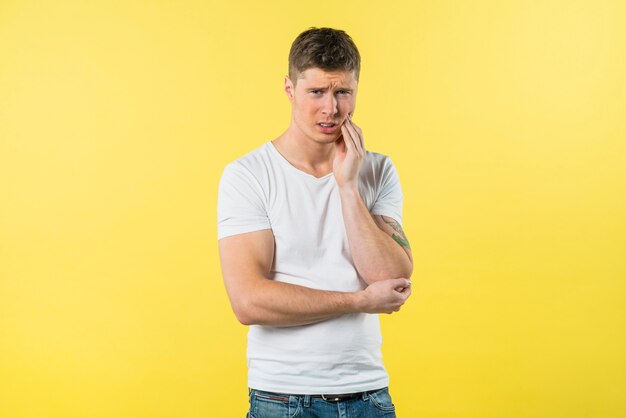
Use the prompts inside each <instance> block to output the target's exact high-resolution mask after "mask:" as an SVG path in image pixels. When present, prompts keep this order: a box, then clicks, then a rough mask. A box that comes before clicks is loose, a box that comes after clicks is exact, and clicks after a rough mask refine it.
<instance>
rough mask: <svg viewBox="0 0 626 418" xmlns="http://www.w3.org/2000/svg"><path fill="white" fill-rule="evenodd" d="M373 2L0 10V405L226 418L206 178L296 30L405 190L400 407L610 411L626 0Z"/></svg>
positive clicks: (233, 343)
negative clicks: (408, 274) (334, 44)
mask: <svg viewBox="0 0 626 418" xmlns="http://www.w3.org/2000/svg"><path fill="white" fill-rule="evenodd" d="M383 3H384V2H379V1H375V2H374V1H369V2H363V1H360V2H340V1H332V2H331V1H325V0H321V1H315V2H293V1H281V2H270V3H269V4H268V3H266V2H260V1H259V2H257V1H248V2H243V1H225V2H217V1H208V2H207V1H204V2H202V1H120V0H116V1H110V0H107V1H104V0H102V1H26V0H24V1H17V0H16V1H7V0H0V416H1V417H2V418H26V417H28V418H35V417H36V418H43V417H46V418H47V417H59V418H61V417H62V418H78V417H80V418H84V417H90V418H91V417H94V418H96V417H97V418H100V417H116V418H117V417H128V418H142V417H150V418H157V417H176V418H179V417H180V418H199V417H220V418H221V417H243V416H244V414H245V410H246V408H247V392H246V368H245V337H246V328H245V327H244V326H242V325H240V324H239V323H238V322H237V321H236V320H235V318H234V315H233V314H232V312H231V311H230V306H229V303H228V300H227V297H226V293H225V291H224V288H223V284H222V280H221V276H220V270H219V264H218V256H217V246H216V189H217V182H218V179H219V176H220V174H221V171H222V169H223V167H224V165H225V164H226V163H227V162H229V161H231V160H233V159H235V158H238V157H240V156H241V155H243V154H244V153H246V152H248V151H250V150H251V149H253V148H255V147H257V146H259V145H261V144H262V143H263V142H265V141H268V140H270V139H273V138H275V137H276V136H278V135H279V134H280V133H281V132H282V131H283V130H284V129H285V128H286V127H287V124H288V121H289V105H288V101H287V99H286V98H285V96H284V95H283V93H282V85H283V81H282V77H283V76H284V74H285V73H286V72H287V54H288V50H289V46H290V44H291V42H292V40H293V39H294V38H295V36H296V35H297V34H298V33H300V32H301V31H303V30H305V29H307V28H308V27H310V26H332V27H338V28H342V29H345V30H346V31H347V32H348V33H349V34H350V35H351V36H352V37H353V38H354V40H355V41H356V43H357V45H358V47H359V49H360V51H361V54H362V57H363V70H362V74H361V82H360V91H359V97H358V106H357V111H356V114H355V122H357V123H358V124H359V125H360V126H361V127H362V128H363V131H364V134H365V143H366V145H367V147H368V148H369V149H371V150H375V151H378V152H382V153H385V154H388V155H390V156H391V157H392V158H393V160H394V162H395V164H396V166H397V168H398V170H399V172H400V176H401V179H402V184H403V190H404V193H405V195H406V200H405V214H404V216H405V223H404V226H405V231H406V232H407V235H408V236H409V238H410V240H411V243H412V247H413V253H414V255H415V261H416V265H415V273H414V276H413V280H414V293H413V296H412V298H411V300H410V301H409V303H408V305H407V306H406V307H405V308H404V310H403V311H401V312H400V313H399V314H394V315H392V316H385V317H383V318H382V323H383V332H384V345H383V352H384V359H385V361H386V365H387V367H388V370H389V372H390V375H391V390H392V395H393V397H394V401H395V403H396V406H397V411H398V414H399V416H400V417H429V418H430V417H441V418H453V417H455V418H456V417H459V418H460V417H463V418H470V417H472V418H473V417H476V418H484V417H507V418H517V417H528V418H541V417H546V418H558V417H564V418H565V417H567V418H574V417H594V418H596V417H602V418H613V417H625V416H626V397H624V393H626V284H625V279H626V261H625V260H626V116H625V115H626V76H625V75H626V58H625V57H626V5H625V3H624V2H622V1H602V0H596V1H579V0H573V1H565V0H562V1H558V0H545V1H530V0H529V1H434V0H433V1H417V2H412V1H397V2H393V1H390V2H387V3H386V4H385V6H384V7H381V5H382V4H383Z"/></svg>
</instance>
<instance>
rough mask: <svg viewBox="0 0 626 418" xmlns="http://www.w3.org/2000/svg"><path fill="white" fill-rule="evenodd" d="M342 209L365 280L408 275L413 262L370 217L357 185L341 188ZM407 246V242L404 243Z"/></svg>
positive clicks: (350, 241)
mask: <svg viewBox="0 0 626 418" xmlns="http://www.w3.org/2000/svg"><path fill="white" fill-rule="evenodd" d="M340 196H341V209H342V214H343V220H344V225H345V228H346V233H347V235H348V242H349V243H350V252H351V254H352V258H353V260H354V264H355V266H356V268H357V270H358V272H359V274H360V275H361V277H362V278H363V280H365V282H366V283H368V284H371V283H373V282H375V281H379V280H386V279H393V278H398V277H404V278H409V277H410V276H411V273H412V272H413V261H412V259H411V256H410V253H409V252H407V251H406V250H405V249H404V248H403V245H405V244H404V243H403V242H398V241H401V239H400V238H396V239H398V241H396V240H394V238H392V237H391V236H390V235H388V234H387V233H385V232H383V231H382V230H381V229H380V228H379V227H378V225H376V222H374V220H373V219H372V216H371V214H370V213H369V211H368V209H367V207H366V206H365V203H364V202H363V199H362V198H361V195H360V194H359V193H358V191H357V190H356V187H354V186H351V187H348V186H346V187H344V188H342V189H340ZM406 245H407V246H408V242H407V243H406Z"/></svg>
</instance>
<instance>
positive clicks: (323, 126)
mask: <svg viewBox="0 0 626 418" xmlns="http://www.w3.org/2000/svg"><path fill="white" fill-rule="evenodd" d="M317 127H318V128H319V130H320V131H322V132H323V133H326V134H332V133H335V132H336V131H337V130H338V129H339V124H337V123H333V122H328V123H326V122H319V123H318V124H317Z"/></svg>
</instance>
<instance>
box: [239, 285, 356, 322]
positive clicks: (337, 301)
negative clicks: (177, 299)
mask: <svg viewBox="0 0 626 418" xmlns="http://www.w3.org/2000/svg"><path fill="white" fill-rule="evenodd" d="M242 295H247V296H241V297H239V298H237V300H236V301H233V302H235V303H233V309H234V310H235V314H236V315H237V318H238V319H239V321H240V322H242V323H243V324H245V325H268V326H276V327H288V326H297V325H307V324H312V323H315V322H320V321H325V320H328V319H332V318H335V317H338V316H340V315H344V314H348V313H355V312H360V311H361V310H362V309H363V300H362V297H361V295H360V294H359V292H335V291H326V290H317V289H311V288H307V287H304V286H299V285H294V284H290V283H283V282H277V281H274V280H270V279H266V278H263V279H259V280H255V281H254V284H252V285H250V287H249V288H248V289H245V291H244V292H243V293H242Z"/></svg>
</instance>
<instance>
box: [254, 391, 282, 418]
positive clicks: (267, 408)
mask: <svg viewBox="0 0 626 418" xmlns="http://www.w3.org/2000/svg"><path fill="white" fill-rule="evenodd" d="M250 406H251V408H250V412H251V414H250V415H251V416H252V417H254V418H274V417H276V418H289V396H285V395H280V394H277V393H266V392H259V391H253V394H252V399H251V402H250Z"/></svg>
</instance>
